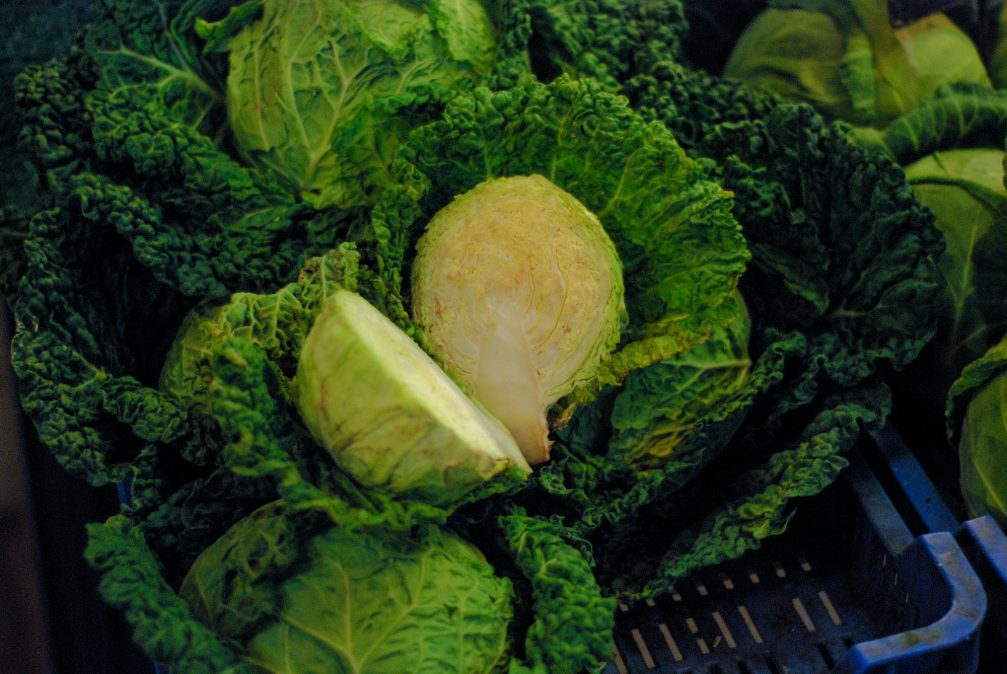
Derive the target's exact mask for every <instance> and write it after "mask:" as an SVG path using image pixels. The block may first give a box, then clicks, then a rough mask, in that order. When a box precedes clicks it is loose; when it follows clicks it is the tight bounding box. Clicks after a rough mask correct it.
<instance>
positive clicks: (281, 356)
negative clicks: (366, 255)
mask: <svg viewBox="0 0 1007 674" xmlns="http://www.w3.org/2000/svg"><path fill="white" fill-rule="evenodd" d="M359 262H360V256H359V254H358V253H357V252H356V249H355V247H354V246H353V245H352V244H343V245H341V246H340V247H338V248H334V249H332V250H330V251H329V252H327V253H325V254H324V255H322V256H320V257H316V258H312V259H310V260H309V261H308V262H307V263H306V264H305V266H304V267H303V268H302V269H301V272H300V275H299V277H298V279H297V280H296V281H295V282H293V283H290V284H287V285H286V286H284V287H282V288H280V289H279V290H277V291H276V292H274V293H270V294H261V295H260V294H255V293H236V294H234V295H232V296H231V298H230V300H229V301H228V302H227V303H226V304H221V305H204V306H202V307H200V308H199V309H197V310H195V311H194V312H192V313H191V314H190V315H189V316H188V317H186V319H185V322H184V323H183V324H182V326H181V328H180V329H179V331H178V335H177V336H176V338H175V342H174V344H173V345H172V348H171V351H170V352H169V353H168V356H167V358H166V359H165V364H164V367H163V369H162V370H161V379H160V386H161V389H162V390H164V391H165V392H167V393H169V394H171V395H172V396H174V397H175V398H177V399H178V400H180V401H182V402H184V403H185V405H186V406H187V407H193V406H199V405H203V406H205V404H206V395H207V390H208V386H209V381H210V378H211V377H212V373H211V372H210V370H209V358H210V355H209V354H210V352H211V350H212V349H213V348H214V347H215V346H217V344H219V343H220V342H222V341H224V340H226V339H227V338H228V337H230V336H232V335H234V336H238V337H241V338H242V339H245V340H248V341H249V342H250V343H252V344H254V345H255V346H256V347H258V348H260V349H262V350H263V351H264V352H265V353H266V354H268V356H269V357H270V358H271V359H272V360H273V361H274V362H276V363H277V364H278V365H279V366H280V368H281V369H282V371H283V372H284V373H285V374H286V376H287V377H292V376H293V374H294V370H295V368H296V364H297V357H298V354H299V353H300V350H301V345H302V344H303V343H304V338H305V337H306V336H307V334H308V330H309V329H310V328H311V325H312V323H313V322H314V319H315V317H316V316H317V315H318V312H319V311H320V310H321V306H322V303H323V302H324V300H325V298H326V297H328V296H329V295H330V294H332V292H334V291H335V290H336V289H337V288H346V289H348V290H356V289H357V288H358V280H359V279H358V277H359V275H360V271H361V270H360V264H359Z"/></svg>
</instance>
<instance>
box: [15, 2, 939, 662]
mask: <svg viewBox="0 0 1007 674" xmlns="http://www.w3.org/2000/svg"><path fill="white" fill-rule="evenodd" d="M104 5H105V6H104V10H103V11H102V12H101V14H100V16H99V17H98V18H97V19H96V20H95V21H94V23H93V24H91V25H90V26H89V27H88V29H87V30H86V31H85V33H84V35H83V36H82V38H81V40H80V42H79V44H78V45H77V46H76V47H75V48H74V50H73V51H72V52H71V53H70V54H69V55H68V56H67V57H66V58H64V59H61V60H57V61H53V62H50V63H48V64H45V65H40V66H36V67H33V68H30V69H29V70H28V71H26V72H25V73H24V74H23V75H22V76H21V77H20V78H19V80H18V83H17V86H18V102H19V107H20V112H21V114H22V118H23V119H24V130H23V133H22V137H23V139H24V142H25V144H26V146H27V147H28V148H30V150H31V151H32V152H33V154H34V157H35V161H36V165H37V167H38V169H39V171H40V175H41V178H42V180H43V183H44V185H45V187H46V189H47V191H48V193H49V197H50V201H51V204H52V207H51V208H47V209H46V210H43V211H41V212H39V213H38V214H36V215H35V217H34V218H33V219H32V220H31V223H30V228H29V231H28V232H27V233H26V244H25V247H24V255H25V258H26V264H27V272H26V273H25V275H24V277H23V278H22V279H21V281H20V284H19V286H18V287H17V289H16V294H17V305H16V314H17V320H18V333H17V335H16V337H15V342H14V351H15V356H14V357H15V366H16V370H17V373H18V377H19V380H20V386H21V392H22V401H23V404H24V407H25V409H26V410H27V411H28V413H29V415H30V416H31V417H32V419H33V420H34V422H35V424H36V427H37V429H38V432H39V436H40V438H41V439H42V441H43V442H44V443H45V444H46V445H47V446H48V447H50V448H51V449H52V451H53V452H54V453H55V454H56V456H57V457H58V458H59V459H60V461H61V462H62V463H63V465H64V466H66V468H67V469H69V470H70V471H72V472H74V473H75V474H77V475H79V476H81V477H83V478H85V479H87V480H89V481H90V482H91V483H92V484H94V485H96V486H100V485H105V484H110V483H116V482H119V483H125V484H126V485H127V486H128V488H129V492H130V495H131V498H130V499H129V502H128V503H125V504H124V505H123V508H122V512H121V513H120V514H117V515H115V516H113V517H111V518H110V519H109V520H108V521H107V522H105V523H104V524H95V525H93V526H91V527H90V529H89V533H90V537H91V543H90V546H89V548H88V552H87V554H88V557H89V559H90V561H91V562H92V564H93V565H94V566H95V567H96V568H98V569H99V570H100V571H101V572H102V574H103V580H102V586H101V589H102V591H103V593H104V595H105V597H106V598H107V600H108V601H109V602H110V603H112V604H113V605H115V606H117V607H119V608H121V609H122V610H123V611H124V612H125V613H126V616H127V618H128V619H129V620H130V622H131V623H132V624H133V625H134V626H135V638H136V640H137V641H138V643H140V644H141V645H142V646H143V647H144V648H145V649H146V650H147V652H148V653H149V654H150V655H151V656H152V657H153V658H155V659H157V660H160V661H163V662H166V663H167V664H169V665H170V666H172V667H174V668H177V670H178V671H214V672H225V671H226V672H238V671H297V672H321V671H326V672H328V671H340V672H342V671H345V672H391V671H410V672H448V671H455V672H493V671H501V670H507V671H512V672H525V671H534V672H551V673H562V672H579V671H582V670H590V669H592V668H594V667H595V666H596V665H597V664H598V663H599V662H600V661H602V660H604V659H605V658H606V656H607V651H608V648H609V643H610V638H611V630H612V626H613V606H614V597H615V596H616V595H622V596H627V597H638V596H650V595H653V594H657V593H661V592H666V591H669V590H670V589H671V588H672V587H673V585H674V583H675V582H676V581H678V580H679V579H681V578H682V577H684V576H686V575H688V574H689V573H690V572H692V571H694V570H695V569H698V568H701V567H704V566H708V565H711V564H715V563H717V562H719V561H722V560H725V559H731V558H736V557H739V556H740V555H742V554H743V553H744V552H746V551H747V550H751V549H753V548H755V547H757V546H758V545H759V542H760V541H761V540H762V539H764V538H765V537H767V536H770V535H773V534H777V533H780V532H782V531H783V530H784V528H785V526H786V523H787V521H788V519H789V517H790V516H791V514H792V512H793V508H794V507H795V505H796V503H797V502H798V501H799V500H800V499H801V498H804V497H809V496H813V495H814V494H816V493H818V492H820V491H821V490H822V489H823V488H825V487H826V486H827V485H829V484H830V483H831V482H832V481H833V480H834V479H835V478H836V476H837V475H838V474H839V473H840V471H841V470H842V469H843V468H844V466H845V465H846V460H845V458H844V453H845V452H846V451H847V450H848V449H849V448H850V447H851V446H852V444H853V443H854V442H855V441H856V438H857V436H858V433H859V432H860V429H861V427H862V426H864V425H866V426H867V427H868V428H874V427H876V426H877V425H878V424H880V423H882V422H883V420H884V419H885V417H886V415H887V413H888V405H889V396H888V389H887V386H886V384H885V381H884V376H885V374H886V373H887V372H890V371H893V370H899V369H901V368H903V367H904V366H905V365H906V364H907V363H909V362H910V361H911V360H912V359H913V358H914V357H915V356H916V355H917V354H918V352H919V351H920V349H921V348H922V346H923V345H924V344H925V343H926V342H927V340H928V339H930V338H931V337H932V335H933V328H932V327H931V326H932V323H933V316H932V315H931V312H932V310H933V307H932V303H931V301H930V298H931V297H932V296H933V295H934V293H935V292H936V289H937V284H938V279H937V275H936V274H935V272H934V268H935V264H934V263H935V260H936V256H937V255H938V254H939V253H940V248H941V246H940V234H939V232H938V231H937V230H936V229H935V228H934V227H933V226H932V215H931V213H930V211H928V210H927V209H926V208H924V207H923V206H921V205H920V204H919V203H918V202H917V201H916V200H915V199H914V198H913V194H912V191H911V188H910V187H909V185H907V184H906V181H905V178H904V175H903V173H902V170H901V169H900V168H899V166H898V165H897V164H896V163H895V162H894V161H893V160H892V159H891V158H890V157H888V156H887V155H886V154H885V153H882V152H877V151H869V150H866V149H864V148H862V147H861V146H860V145H858V144H856V143H854V142H853V140H851V137H850V135H849V134H848V128H847V127H844V126H830V125H829V124H827V123H826V122H825V121H824V120H823V118H822V117H821V116H820V115H819V114H818V113H816V112H815V111H814V110H812V109H811V108H810V107H808V106H803V105H786V104H780V103H778V102H777V101H776V100H775V99H773V98H771V97H770V96H768V95H763V94H758V93H753V92H748V91H746V90H742V89H738V88H737V87H734V86H733V85H730V84H728V83H727V82H725V81H723V80H719V79H716V78H712V77H710V76H708V75H705V74H702V73H699V72H697V71H693V70H691V69H689V68H687V67H685V66H683V65H681V62H680V60H679V56H680V52H681V39H682V36H683V34H684V32H685V30H686V24H685V22H684V19H683V16H684V15H683V13H682V8H681V6H680V5H679V3H678V2H676V1H672V0H667V1H661V2H654V3H641V4H639V5H638V4H637V3H625V2H622V1H621V0H610V1H606V0H583V1H582V2H573V3H562V4H557V3H552V2H547V1H546V0H520V1H519V0H513V1H511V2H486V3H482V2H480V1H479V0H465V1H463V2H458V1H457V0H452V1H450V2H448V1H446V0H445V1H439V0H429V1H428V2H424V3H412V2H408V3H407V2H399V1H398V0H355V1H350V0H298V1H296V2H285V1H284V2H281V1H280V0H252V1H251V2H244V3H238V2H229V1H227V0H186V1H184V2H181V1H178V0H175V1H165V2H159V3H134V2H127V1H125V0H107V1H106V2H105V3H104ZM623 96H626V97H623ZM683 147H684V148H685V150H688V152H689V155H690V156H687V155H686V152H685V150H683ZM746 265H747V266H746ZM7 290H10V289H7Z"/></svg>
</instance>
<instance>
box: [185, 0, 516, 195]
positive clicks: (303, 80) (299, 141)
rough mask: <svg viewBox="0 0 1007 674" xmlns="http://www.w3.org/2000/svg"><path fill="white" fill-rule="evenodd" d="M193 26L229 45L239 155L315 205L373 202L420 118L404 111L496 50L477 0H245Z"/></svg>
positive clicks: (487, 62) (443, 92)
mask: <svg viewBox="0 0 1007 674" xmlns="http://www.w3.org/2000/svg"><path fill="white" fill-rule="evenodd" d="M259 12H261V15H258V13H259ZM257 15H258V16H257ZM199 31H200V33H201V34H202V35H203V37H205V38H207V39H208V40H209V42H210V45H211V46H213V47H220V46H222V45H223V44H226V45H227V48H228V49H229V53H230V71H229V73H228V76H227V93H226V102H227V116H228V120H229V122H230V128H231V132H232V133H233V134H234V137H235V138H236V140H237V144H238V147H239V149H240V150H241V152H242V154H243V155H244V156H245V157H247V158H248V159H250V160H251V161H252V162H253V163H255V164H257V165H259V166H263V167H266V168H268V169H270V170H271V171H274V172H275V173H276V174H277V175H280V176H282V177H283V178H284V179H285V180H286V181H287V182H288V183H289V184H290V185H292V186H293V187H294V188H296V189H297V191H298V192H299V193H300V194H301V195H302V197H303V198H304V199H306V200H307V201H309V202H311V203H312V204H314V205H315V206H317V207H324V206H329V205H337V206H340V207H347V206H355V205H360V204H366V203H368V202H371V201H373V196H372V195H373V192H374V190H375V189H376V187H377V186H379V185H382V184H387V183H388V182H389V181H390V176H389V175H388V173H389V171H390V168H391V162H392V159H393V157H394V154H395V149H396V147H397V145H398V144H399V142H401V140H402V139H403V138H404V137H405V135H406V134H407V133H408V131H409V129H410V128H411V127H412V126H414V125H415V124H416V122H417V121H420V120H421V119H422V117H413V116H412V115H410V114H409V113H408V112H405V109H407V108H416V107H419V106H422V105H424V104H428V105H433V104H435V103H438V102H442V101H444V100H446V99H447V98H449V97H450V96H451V95H453V93H454V92H455V90H457V89H459V88H465V87H467V86H472V85H473V84H475V83H477V82H478V81H479V80H480V79H482V78H483V77H485V76H486V75H488V74H489V71H490V69H491V67H492V65H493V61H494V58H495V56H496V51H497V38H496V34H495V29H494V26H493V24H492V22H491V20H490V16H489V14H488V13H487V11H486V8H485V7H484V5H483V3H482V2H480V1H479V0H463V1H462V2H448V1H446V0H443V1H442V0H437V1H434V2H424V3H412V2H401V1H400V0H296V1H294V2H288V1H287V0H253V1H252V2H251V3H247V4H246V5H240V6H238V7H236V8H234V9H232V11H231V12H230V13H229V14H228V15H227V17H226V18H224V19H223V20H222V21H220V22H218V23H215V24H210V23H206V22H203V23H200V24H199ZM404 113H405V114H404Z"/></svg>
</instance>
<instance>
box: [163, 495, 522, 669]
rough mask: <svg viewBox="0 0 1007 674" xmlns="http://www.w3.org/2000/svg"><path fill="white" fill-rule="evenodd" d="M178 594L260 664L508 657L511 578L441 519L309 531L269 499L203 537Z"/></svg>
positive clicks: (416, 664) (459, 665)
mask: <svg viewBox="0 0 1007 674" xmlns="http://www.w3.org/2000/svg"><path fill="white" fill-rule="evenodd" d="M179 594H180V596H181V597H182V598H183V599H185V600H186V601H187V602H188V604H189V606H190V607H191V608H192V611H193V615H194V616H195V617H196V618H197V619H199V620H200V621H201V622H202V623H204V624H205V625H207V626H209V627H211V628H213V629H214V631H215V632H216V633H217V635H219V636H220V637H221V638H222V639H225V640H227V641H231V642H237V643H238V644H240V645H241V650H242V652H243V654H244V658H245V660H246V661H247V662H248V663H249V664H250V665H251V666H252V667H253V668H254V670H255V671H257V672H285V671H291V668H292V667H293V671H297V672H302V673H304V674H308V673H309V672H318V673H321V672H345V673H347V674H352V673H361V674H362V673H365V672H430V673H431V674H433V673H434V672H458V674H490V673H491V672H498V671H501V670H502V668H503V666H504V665H505V664H506V662H507V660H508V659H509V656H510V653H509V651H510V649H511V644H510V639H509V628H510V622H511V620H512V618H513V613H514V608H513V599H514V592H513V589H512V585H511V582H510V581H509V580H508V579H506V578H501V577H499V576H497V575H496V574H495V573H494V570H493V567H492V566H490V564H489V563H488V562H487V561H486V558H485V557H484V556H483V554H482V553H481V552H479V550H478V549H477V548H476V547H475V546H473V545H472V544H471V543H468V542H466V541H465V540H463V539H461V538H460V537H458V536H457V535H455V534H453V533H451V532H449V531H446V530H444V529H440V528H437V527H434V528H428V529H426V530H424V531H422V532H420V533H418V534H413V535H412V536H409V537H395V536H388V535H383V534H382V533H381V532H363V533H362V532H354V531H347V530H343V529H340V528H330V529H328V530H322V531H321V532H311V531H310V530H307V529H305V528H304V527H298V526H297V525H296V522H294V521H291V519H290V518H289V516H287V515H286V514H285V512H284V506H283V504H282V503H281V502H275V503H272V504H269V505H266V506H263V507H262V508H260V509H259V510H257V511H255V512H254V513H252V514H251V515H249V516H248V517H246V518H245V519H243V520H241V521H240V522H238V523H237V524H235V525H234V526H233V527H231V528H230V529H229V530H228V531H227V532H226V533H225V534H224V535H223V536H221V537H220V539H218V540H217V541H215V542H214V543H213V544H212V545H210V546H209V547H208V548H207V549H206V550H205V551H204V552H203V553H202V554H201V555H200V556H199V558H198V559H197V560H196V562H195V563H194V564H193V566H192V568H191V569H190V570H189V572H188V574H187V575H186V577H185V580H184V581H183V583H182V586H181V589H180V590H179Z"/></svg>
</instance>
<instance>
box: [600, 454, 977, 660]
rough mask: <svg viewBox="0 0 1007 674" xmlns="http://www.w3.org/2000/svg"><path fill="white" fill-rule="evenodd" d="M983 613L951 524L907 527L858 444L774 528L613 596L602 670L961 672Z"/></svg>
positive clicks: (973, 578) (973, 647) (974, 651)
mask: <svg viewBox="0 0 1007 674" xmlns="http://www.w3.org/2000/svg"><path fill="white" fill-rule="evenodd" d="M985 615H986V594H985V592H984V590H983V586H982V583H981V582H980V579H979V577H978V576H977V574H976V572H975V571H974V570H973V569H972V567H971V566H970V564H969V562H968V561H967V559H966V556H965V554H964V553H963V551H962V549H961V547H960V546H959V545H958V543H957V542H956V541H955V539H954V537H953V536H952V535H951V534H950V533H947V532H938V533H929V534H925V535H922V536H919V537H916V538H914V537H913V534H912V533H911V532H910V529H909V527H908V526H907V524H906V522H905V521H904V520H903V519H902V517H901V516H900V515H899V513H898V511H897V510H896V508H895V505H894V504H893V502H892V500H891V498H890V497H889V495H888V493H886V491H885V489H884V487H883V486H882V484H881V482H880V481H879V480H878V478H877V476H876V475H875V473H874V472H873V470H872V468H871V467H869V465H868V464H867V462H866V460H865V459H864V458H863V457H862V456H860V454H859V453H857V454H855V455H854V456H853V457H852V458H851V467H850V469H849V470H848V471H847V472H846V474H845V475H844V477H843V478H842V479H841V480H840V482H839V483H837V484H836V485H834V486H833V487H832V488H831V489H830V490H828V491H827V492H826V493H824V494H822V495H821V496H820V497H816V498H814V499H809V500H807V501H806V502H805V503H803V504H802V507H801V509H800V510H799V512H798V514H797V516H795V518H794V520H793V522H792V523H791V526H790V528H789V530H788V532H787V533H786V534H785V535H783V536H781V537H778V538H775V539H770V540H767V541H766V542H765V545H764V547H763V548H762V549H760V550H757V551H754V552H753V553H750V554H749V555H746V556H745V557H743V558H742V559H740V560H738V561H736V562H730V563H727V564H723V565H721V566H719V567H716V568H714V569H711V570H709V571H706V572H702V573H700V574H698V575H696V576H694V577H692V578H689V579H687V580H685V581H684V582H682V583H680V584H679V588H678V590H677V592H676V593H674V594H673V595H671V596H670V597H664V598H661V599H659V600H656V601H647V602H641V603H639V604H636V605H633V606H627V605H621V606H620V609H619V615H618V616H617V628H616V635H615V645H614V654H613V661H612V662H611V663H609V664H608V665H607V666H606V668H605V670H604V674H623V673H634V674H637V673H641V674H642V673H647V674H651V673H656V674H672V673H675V674H699V673H703V674H783V673H784V672H786V673H790V674H803V673H805V672H826V671H831V672H844V673H852V672H886V673H895V672H914V673H921V672H942V673H947V672H972V671H975V670H976V668H977V666H978V659H979V636H980V628H981V626H982V623H983V619H984V617H985Z"/></svg>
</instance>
